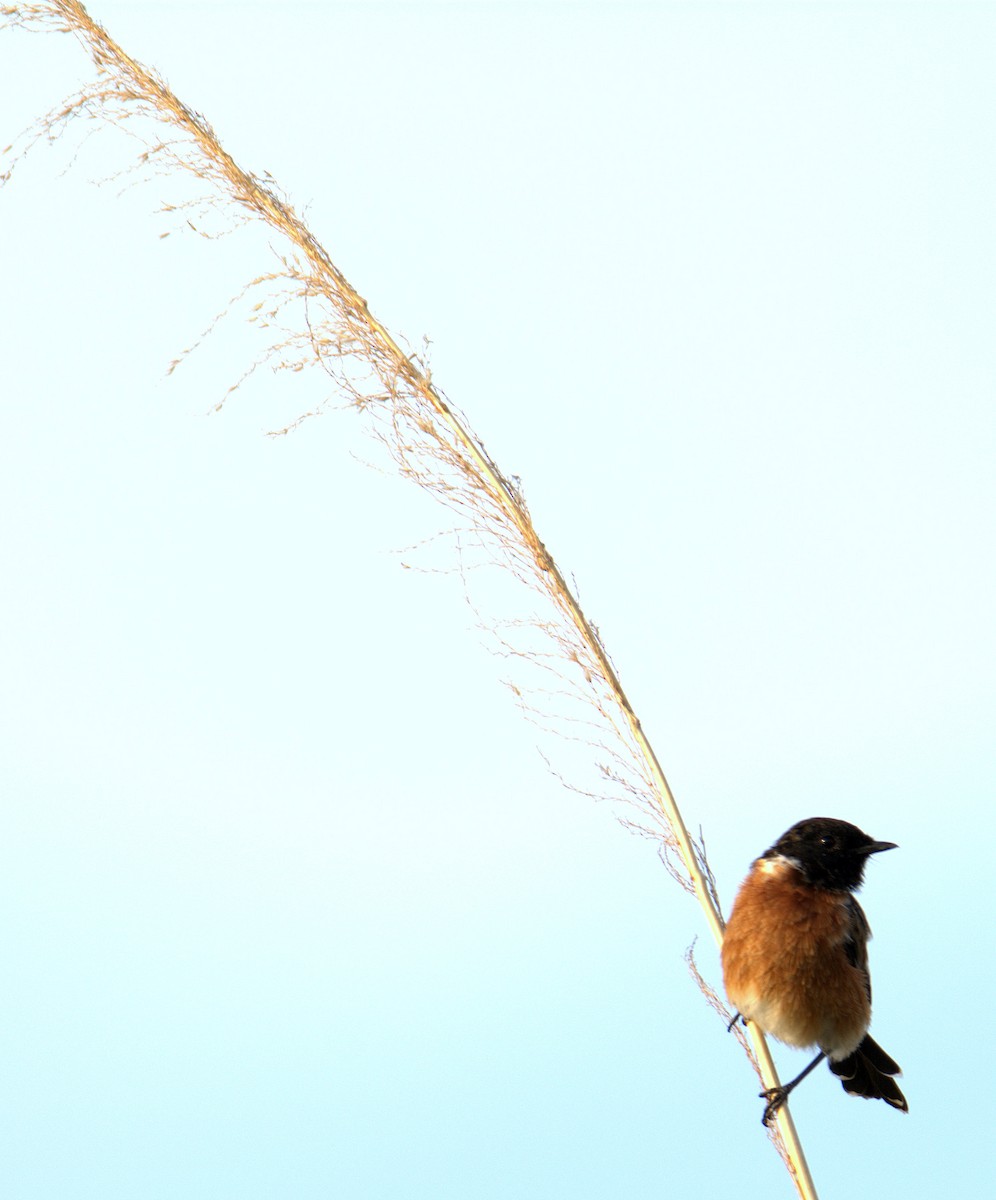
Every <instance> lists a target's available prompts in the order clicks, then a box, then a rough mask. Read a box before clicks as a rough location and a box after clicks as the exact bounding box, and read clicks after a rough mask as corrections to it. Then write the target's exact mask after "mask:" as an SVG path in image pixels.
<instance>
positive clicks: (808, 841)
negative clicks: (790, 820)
mask: <svg viewBox="0 0 996 1200" xmlns="http://www.w3.org/2000/svg"><path fill="white" fill-rule="evenodd" d="M895 849H896V843H895V842H876V841H875V840H874V839H873V838H870V837H869V836H868V834H867V833H862V832H861V830H860V829H858V827H857V826H856V825H850V824H848V822H847V821H835V820H834V819H833V818H832V817H811V818H810V819H809V820H808V821H800V822H799V823H798V824H797V825H793V826H792V828H791V829H789V830H787V831H786V832H785V833H783V834H782V836H781V837H780V838H779V839H778V841H777V842H775V844H774V845H773V846H772V847H771V849H770V850H768V851H766V853H765V854H764V855H763V856H762V857H764V858H777V857H781V858H787V859H789V860H790V861H791V862H793V863H795V864H796V866H798V868H799V870H800V871H801V872H802V873H803V875H804V876H805V878H806V879H807V880H808V881H809V882H810V883H815V884H817V885H818V886H819V887H826V888H832V889H833V890H834V891H841V892H854V891H857V889H858V888H859V887H860V886H861V880H862V877H863V876H864V873H865V863H866V862H867V861H868V855H869V854H877V853H878V852H879V851H880V850H895Z"/></svg>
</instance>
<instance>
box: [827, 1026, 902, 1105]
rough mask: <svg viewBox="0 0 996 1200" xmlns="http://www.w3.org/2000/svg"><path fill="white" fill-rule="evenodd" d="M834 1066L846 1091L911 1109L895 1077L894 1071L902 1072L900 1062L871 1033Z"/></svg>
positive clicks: (899, 1073) (833, 1069)
mask: <svg viewBox="0 0 996 1200" xmlns="http://www.w3.org/2000/svg"><path fill="white" fill-rule="evenodd" d="M830 1070H831V1071H833V1073H834V1074H835V1075H836V1076H838V1078H839V1079H840V1082H841V1086H842V1087H843V1089H844V1091H845V1092H849V1093H850V1094H851V1095H852V1096H867V1097H868V1099H870V1100H884V1101H885V1102H886V1104H891V1105H892V1107H893V1108H898V1109H900V1110H901V1111H902V1112H909V1105H908V1104H907V1103H906V1097H905V1096H904V1095H903V1093H902V1092H901V1091H900V1090H899V1085H898V1084H897V1083H896V1081H895V1080H894V1079H893V1078H892V1077H893V1075H902V1071H901V1070H900V1069H899V1064H898V1063H897V1062H896V1061H895V1059H892V1058H890V1057H889V1055H888V1054H886V1052H885V1051H884V1050H883V1049H882V1047H881V1046H880V1045H879V1044H878V1042H876V1041H874V1040H873V1039H872V1038H870V1037H869V1036H868V1035H867V1034H865V1037H864V1041H862V1043H861V1045H860V1046H859V1047H858V1048H857V1050H855V1051H854V1053H853V1054H849V1055H848V1056H847V1058H844V1059H841V1061H840V1062H831V1063H830Z"/></svg>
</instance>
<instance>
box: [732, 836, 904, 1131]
mask: <svg viewBox="0 0 996 1200" xmlns="http://www.w3.org/2000/svg"><path fill="white" fill-rule="evenodd" d="M895 849H897V846H896V843H895V842H877V841H875V840H874V839H873V838H871V837H869V836H868V834H866V833H863V832H862V831H861V830H860V829H858V827H857V826H856V825H851V824H850V823H849V822H847V821H839V820H835V819H834V818H832V817H812V818H810V819H808V820H805V821H799V822H798V823H797V824H795V825H793V826H792V828H791V829H789V830H787V831H786V832H785V833H783V834H782V836H781V837H780V838H779V839H778V841H777V842H775V844H774V845H773V846H772V847H771V848H770V849H769V850H766V851H765V852H764V853H763V854H762V855H761V856H760V858H757V859H755V860H754V862H753V864H752V865H751V869H750V872H749V873H748V875H747V877H746V879H744V881H743V883H742V884H741V886H740V890H739V891H738V892H737V895H736V899H735V900H734V902H733V908H732V910H731V912H730V919H729V921H728V923H727V925H726V930H725V933H724V936H723V944H722V950H721V959H722V967H723V983H724V986H725V988H726V994H727V996H728V997H729V1000H730V1003H731V1004H732V1005H733V1007H734V1009H735V1010H736V1015H735V1016H734V1018H733V1020H732V1021H731V1022H730V1024H729V1027H728V1028H730V1029H732V1028H733V1026H734V1024H735V1023H736V1021H737V1019H738V1018H740V1017H742V1018H743V1019H744V1021H745V1023H746V1022H747V1021H753V1022H754V1023H755V1024H756V1025H757V1026H758V1028H759V1029H761V1030H762V1031H763V1032H764V1033H766V1034H770V1035H771V1036H772V1037H774V1038H776V1039H777V1040H778V1041H780V1042H784V1043H786V1044H787V1045H789V1046H795V1047H798V1048H800V1049H812V1048H817V1049H818V1050H819V1053H818V1054H817V1056H816V1057H815V1058H814V1059H813V1061H812V1062H811V1063H810V1064H809V1065H808V1066H807V1067H806V1068H805V1070H803V1071H802V1072H801V1073H800V1074H799V1075H797V1076H796V1078H795V1079H793V1080H792V1081H791V1082H789V1083H787V1084H784V1085H782V1086H781V1087H776V1088H768V1089H767V1090H766V1091H764V1092H762V1093H761V1099H763V1100H765V1101H766V1102H767V1103H766V1107H765V1109H764V1114H763V1117H762V1121H763V1123H764V1124H765V1125H769V1124H770V1123H771V1121H772V1120H773V1119H774V1117H775V1114H776V1113H777V1112H778V1110H779V1109H780V1108H781V1107H782V1105H783V1104H785V1102H786V1101H787V1100H788V1097H789V1095H790V1093H791V1092H792V1090H793V1089H794V1088H795V1087H796V1086H797V1085H798V1084H799V1083H801V1082H802V1080H803V1079H805V1078H806V1076H807V1075H808V1074H809V1073H810V1071H812V1070H813V1069H814V1067H816V1066H818V1065H819V1063H821V1062H822V1061H823V1060H824V1059H826V1060H827V1064H828V1066H829V1068H830V1070H831V1071H832V1072H833V1074H834V1075H836V1076H837V1077H838V1078H839V1079H840V1082H841V1085H842V1086H843V1088H844V1091H845V1092H848V1093H850V1094H851V1095H853V1096H865V1097H867V1098H869V1099H874V1100H884V1101H885V1102H886V1104H889V1105H891V1106H892V1107H893V1108H896V1109H899V1110H900V1111H902V1112H908V1111H909V1106H908V1104H907V1103H906V1097H905V1096H904V1095H903V1093H902V1092H901V1091H900V1090H899V1085H898V1084H897V1083H896V1081H895V1078H894V1076H896V1075H901V1074H902V1071H901V1070H900V1068H899V1065H898V1064H897V1063H896V1062H895V1061H894V1060H893V1059H892V1058H891V1057H890V1056H889V1055H888V1054H886V1052H885V1051H884V1050H883V1049H882V1047H881V1046H879V1044H878V1043H877V1042H876V1041H875V1040H874V1039H873V1038H872V1037H871V1036H870V1035H869V1033H868V1027H869V1024H870V1022H871V978H870V976H869V973H868V939H869V938H870V937H871V930H870V928H869V925H868V919H867V918H866V917H865V914H864V912H863V911H862V908H861V905H860V904H859V903H858V901H857V900H856V899H855V896H854V893H855V892H856V891H857V890H858V889H859V888H860V887H861V883H862V880H863V877H864V871H865V867H866V865H867V863H868V859H869V857H870V856H871V855H873V854H880V853H882V851H884V850H895Z"/></svg>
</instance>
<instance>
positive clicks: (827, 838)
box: [820, 833, 837, 850]
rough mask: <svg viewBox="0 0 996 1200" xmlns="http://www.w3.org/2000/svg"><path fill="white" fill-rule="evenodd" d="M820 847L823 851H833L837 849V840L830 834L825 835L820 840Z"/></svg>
mask: <svg viewBox="0 0 996 1200" xmlns="http://www.w3.org/2000/svg"><path fill="white" fill-rule="evenodd" d="M820 845H821V846H822V847H823V849H824V850H835V849H836V848H837V839H836V838H835V837H834V836H833V834H832V833H825V834H824V835H823V836H822V837H821V838H820Z"/></svg>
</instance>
